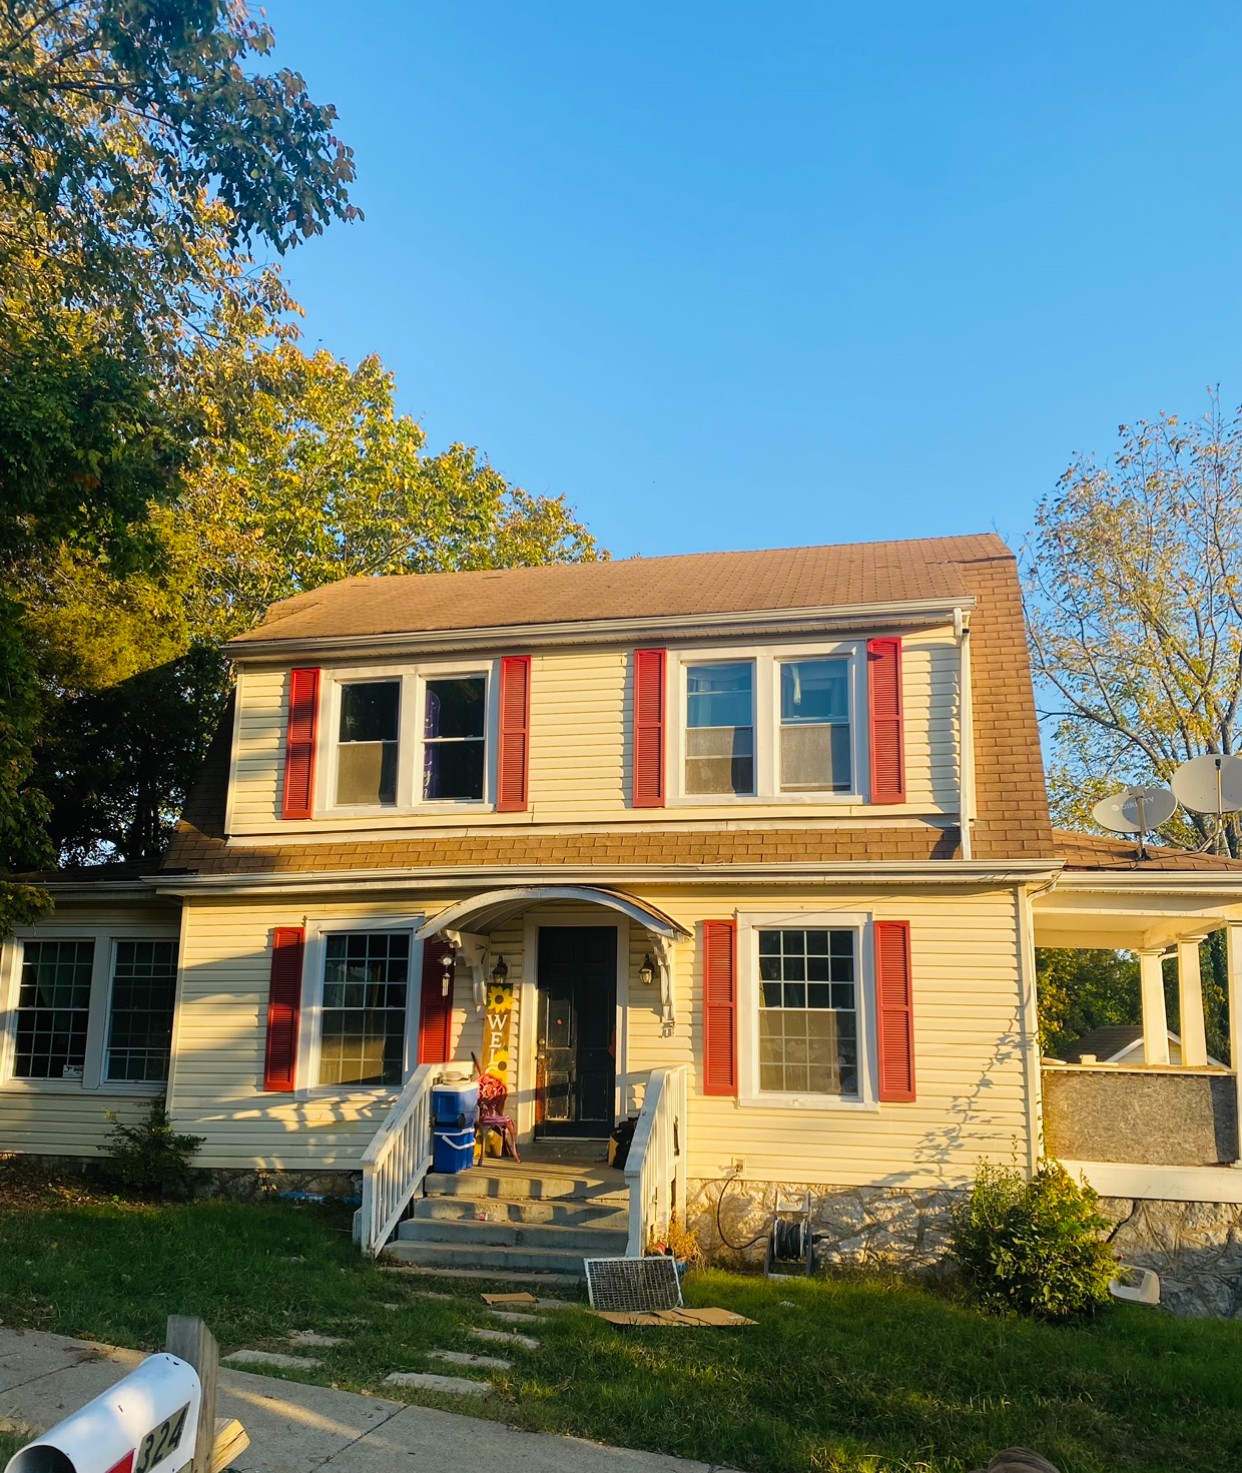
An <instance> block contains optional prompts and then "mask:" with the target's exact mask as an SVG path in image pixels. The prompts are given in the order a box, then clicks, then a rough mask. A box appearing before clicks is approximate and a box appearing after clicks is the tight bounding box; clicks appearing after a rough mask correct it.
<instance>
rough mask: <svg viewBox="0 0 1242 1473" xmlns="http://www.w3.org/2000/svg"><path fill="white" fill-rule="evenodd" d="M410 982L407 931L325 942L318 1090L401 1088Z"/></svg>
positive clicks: (344, 934) (331, 936)
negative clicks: (323, 1086) (333, 1087)
mask: <svg viewBox="0 0 1242 1473" xmlns="http://www.w3.org/2000/svg"><path fill="white" fill-rule="evenodd" d="M409 979H410V933H409V932H408V931H337V932H331V933H328V934H326V935H325V936H324V946H323V995H322V1002H321V1006H320V1037H319V1075H318V1083H319V1084H332V1085H398V1086H399V1085H400V1083H401V1080H402V1078H403V1075H404V1071H405V1050H406V1009H407V1004H408V998H409Z"/></svg>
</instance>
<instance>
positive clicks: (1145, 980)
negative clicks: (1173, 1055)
mask: <svg viewBox="0 0 1242 1473" xmlns="http://www.w3.org/2000/svg"><path fill="white" fill-rule="evenodd" d="M1163 962H1164V948H1163V947H1156V948H1154V949H1153V950H1148V951H1140V952H1139V989H1140V992H1141V994H1142V1003H1143V1063H1144V1064H1167V1063H1168V1062H1169V1014H1168V1009H1167V1008H1166V1007H1165V1005H1164V965H1163Z"/></svg>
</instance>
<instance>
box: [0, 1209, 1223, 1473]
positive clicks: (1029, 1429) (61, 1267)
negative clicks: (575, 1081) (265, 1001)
mask: <svg viewBox="0 0 1242 1473" xmlns="http://www.w3.org/2000/svg"><path fill="white" fill-rule="evenodd" d="M348 1227H349V1223H348V1214H347V1213H345V1212H344V1211H339V1210H335V1209H330V1208H318V1207H294V1206H292V1205H288V1204H284V1203H268V1204H263V1205H261V1206H237V1205H232V1204H227V1203H220V1202H208V1203H201V1204H196V1205H194V1206H188V1207H143V1206H135V1205H133V1204H128V1203H122V1202H117V1201H110V1200H108V1199H107V1198H102V1197H92V1196H90V1195H89V1194H87V1193H79V1194H77V1196H76V1198H74V1199H72V1200H70V1199H68V1198H66V1197H65V1196H63V1195H59V1196H58V1195H56V1194H53V1193H47V1194H43V1195H42V1196H33V1197H31V1196H28V1197H27V1198H26V1199H23V1200H20V1201H16V1202H14V1203H13V1204H12V1205H9V1206H0V1263H2V1264H3V1265H4V1272H3V1273H2V1274H0V1320H2V1321H3V1322H4V1323H5V1324H6V1325H23V1326H28V1327H31V1328H36V1329H44V1330H54V1331H57V1332H60V1333H62V1334H67V1335H77V1336H85V1337H88V1338H93V1339H98V1340H103V1341H109V1342H113V1343H116V1344H121V1345H132V1346H138V1347H141V1348H146V1349H155V1348H158V1347H160V1346H161V1345H162V1340H163V1330H164V1320H165V1317H166V1316H167V1315H168V1314H169V1313H172V1312H176V1313H183V1314H199V1315H202V1316H203V1318H204V1319H205V1320H206V1321H207V1322H208V1324H209V1325H210V1326H211V1328H212V1329H213V1330H214V1331H215V1333H216V1336H217V1338H218V1339H219V1340H220V1342H221V1346H222V1349H223V1350H224V1351H225V1352H227V1351H229V1350H232V1349H235V1348H237V1347H239V1346H242V1345H249V1346H260V1347H264V1348H268V1349H279V1348H281V1345H282V1337H283V1336H285V1335H286V1334H288V1332H289V1331H291V1330H296V1329H313V1330H317V1331H320V1332H321V1333H332V1332H335V1333H338V1334H342V1335H344V1336H345V1337H346V1344H344V1345H343V1346H342V1347H341V1348H340V1349H339V1350H328V1351H322V1350H320V1351H316V1352H314V1353H315V1354H316V1355H319V1356H322V1357H323V1359H324V1365H323V1368H322V1370H321V1371H320V1372H315V1373H306V1374H305V1375H303V1376H302V1377H300V1378H301V1379H317V1380H322V1381H323V1382H325V1383H328V1384H331V1385H335V1386H342V1387H347V1388H352V1389H357V1390H364V1389H365V1390H371V1391H380V1390H381V1389H382V1392H383V1394H384V1395H392V1396H396V1397H397V1398H398V1399H407V1400H411V1401H415V1400H418V1401H427V1402H429V1403H430V1404H436V1405H453V1403H451V1402H446V1401H444V1400H442V1399H438V1398H435V1397H422V1396H419V1395H417V1394H415V1393H410V1394H405V1393H400V1392H393V1391H392V1389H391V1388H381V1382H382V1380H383V1377H384V1376H385V1375H386V1374H387V1373H388V1372H390V1371H393V1370H424V1369H425V1370H436V1369H439V1370H445V1369H449V1370H451V1369H452V1368H449V1367H444V1366H437V1364H436V1363H435V1362H433V1361H430V1360H428V1359H427V1358H426V1354H425V1353H426V1351H427V1350H429V1349H431V1348H434V1347H438V1348H441V1349H448V1350H469V1349H473V1350H480V1349H484V1348H488V1349H490V1347H482V1346H480V1345H479V1344H478V1343H477V1342H474V1341H472V1340H471V1339H470V1338H469V1336H468V1333H467V1332H468V1329H469V1327H470V1326H471V1325H484V1324H488V1323H489V1319H488V1317H487V1315H486V1314H485V1313H484V1308H483V1305H482V1304H481V1303H480V1302H479V1298H478V1294H479V1290H480V1288H481V1287H485V1286H480V1285H478V1284H470V1285H466V1284H462V1283H459V1282H454V1281H447V1280H444V1281H429V1280H426V1279H413V1278H411V1277H409V1276H403V1275H398V1274H393V1273H385V1272H383V1271H381V1270H380V1269H378V1268H376V1267H375V1266H374V1265H371V1264H368V1263H365V1262H363V1260H362V1259H361V1258H360V1257H359V1256H358V1255H357V1253H356V1252H355V1251H354V1249H353V1248H352V1247H351V1245H350V1242H349V1233H348ZM498 1287H499V1286H498ZM428 1289H430V1290H434V1291H436V1292H440V1293H448V1294H451V1295H453V1298H451V1299H448V1300H441V1299H428V1298H425V1297H421V1296H420V1295H419V1293H418V1292H417V1291H418V1290H428ZM686 1296H687V1299H688V1300H689V1301H690V1302H692V1303H696V1304H719V1305H724V1306H726V1307H728V1308H730V1309H736V1310H738V1311H740V1312H741V1313H743V1314H745V1315H747V1316H749V1317H750V1318H752V1319H754V1320H757V1321H758V1322H759V1323H758V1325H757V1326H756V1327H754V1328H750V1329H734V1330H671V1329H670V1330H628V1331H620V1330H616V1329H613V1328H612V1327H611V1326H609V1325H607V1324H605V1323H603V1322H602V1321H599V1320H597V1319H594V1318H593V1317H592V1316H590V1315H589V1314H588V1313H586V1311H585V1309H582V1308H575V1309H571V1310H562V1311H557V1312H556V1313H554V1314H550V1315H548V1316H547V1318H546V1319H545V1322H544V1323H543V1324H541V1325H540V1326H539V1327H538V1329H537V1331H536V1333H537V1334H538V1336H539V1337H540V1339H541V1340H542V1342H543V1344H542V1346H541V1348H540V1349H539V1350H538V1351H533V1352H530V1353H522V1352H517V1353H516V1354H515V1355H514V1357H513V1358H514V1369H513V1371H511V1372H507V1373H504V1374H495V1375H493V1378H492V1381H493V1386H494V1388H495V1395H493V1396H492V1397H489V1398H487V1399H480V1400H479V1401H478V1402H473V1401H472V1402H471V1403H470V1404H469V1406H468V1407H465V1408H462V1407H461V1404H460V1403H458V1404H457V1408H458V1409H464V1410H467V1411H469V1412H470V1413H471V1414H473V1415H483V1416H493V1417H497V1418H500V1419H502V1420H505V1421H508V1422H511V1423H514V1424H516V1425H518V1426H522V1427H528V1428H532V1429H548V1430H555V1431H563V1432H573V1433H577V1434H580V1435H584V1436H588V1437H592V1438H596V1439H599V1440H600V1441H604V1442H613V1443H618V1444H621V1445H624V1446H631V1447H644V1448H652V1449H658V1450H661V1451H666V1452H673V1453H679V1454H681V1455H683V1456H686V1457H696V1458H701V1459H703V1460H704V1461H707V1462H719V1463H723V1464H726V1465H728V1466H731V1467H735V1468H740V1469H756V1470H764V1473H782V1470H787V1473H802V1470H810V1469H814V1470H821V1469H822V1470H834V1473H863V1470H867V1473H881V1470H908V1473H915V1470H918V1473H948V1470H966V1469H972V1468H976V1467H979V1466H981V1465H983V1464H984V1463H986V1462H987V1460H988V1458H989V1457H990V1456H991V1454H992V1453H994V1452H995V1451H997V1450H998V1449H999V1448H1001V1447H1004V1446H1007V1445H1009V1444H1013V1443H1020V1444H1025V1445H1027V1446H1029V1447H1033V1448H1036V1449H1037V1450H1039V1451H1040V1452H1042V1453H1043V1454H1044V1455H1045V1456H1047V1457H1049V1458H1051V1460H1052V1461H1053V1462H1054V1463H1056V1464H1057V1465H1058V1466H1059V1467H1060V1468H1061V1469H1062V1470H1063V1473H1103V1470H1134V1473H1139V1470H1142V1473H1161V1470H1168V1473H1192V1470H1196V1469H1202V1470H1204V1473H1207V1470H1209V1469H1210V1470H1212V1473H1218V1470H1220V1469H1222V1468H1230V1467H1236V1466H1239V1465H1240V1464H1242V1325H1236V1324H1222V1323H1215V1322H1210V1323H1209V1322H1193V1323H1188V1322H1178V1321H1174V1320H1171V1319H1169V1318H1167V1317H1165V1316H1162V1315H1160V1314H1159V1313H1158V1312H1153V1311H1143V1310H1141V1309H1137V1308H1132V1307H1126V1308H1120V1307H1119V1308H1117V1309H1115V1310H1113V1311H1110V1312H1109V1313H1108V1314H1106V1315H1104V1316H1102V1317H1101V1318H1099V1319H1098V1320H1096V1321H1095V1322H1093V1323H1090V1324H1087V1325H1082V1326H1076V1327H1072V1328H1053V1327H1049V1326H1042V1325H1035V1324H1029V1323H1025V1322H1019V1321H1015V1320H998V1319H991V1318H987V1317H985V1316H982V1315H980V1314H978V1313H976V1312H975V1311H974V1310H972V1309H970V1308H968V1307H965V1306H963V1305H961V1304H958V1303H955V1302H953V1300H952V1299H951V1298H949V1297H947V1296H946V1295H944V1294H940V1293H933V1292H930V1291H928V1290H925V1289H920V1288H914V1287H910V1286H909V1285H905V1284H902V1283H899V1282H896V1281H893V1282H886V1281H880V1280H867V1279H842V1280H835V1281H834V1280H830V1281H824V1282H809V1283H808V1282H801V1281H796V1282H785V1283H779V1284H768V1283H765V1282H764V1281H763V1280H761V1279H750V1278H742V1277H738V1276H735V1275H728V1274H722V1273H714V1272H709V1273H703V1274H700V1275H696V1276H693V1277H692V1278H691V1279H690V1281H689V1282H688V1284H687V1289H686ZM389 1304H397V1305H398V1306H399V1307H398V1308H397V1309H396V1310H395V1311H394V1310H392V1309H388V1308H386V1307H385V1306H386V1305H389ZM490 1323H492V1324H493V1325H494V1324H495V1322H494V1321H491V1322H490ZM285 1348H287V1347H285Z"/></svg>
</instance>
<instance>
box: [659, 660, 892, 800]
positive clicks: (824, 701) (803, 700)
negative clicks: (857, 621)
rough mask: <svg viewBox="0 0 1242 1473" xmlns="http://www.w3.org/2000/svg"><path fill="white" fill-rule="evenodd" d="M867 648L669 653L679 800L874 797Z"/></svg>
mask: <svg viewBox="0 0 1242 1473" xmlns="http://www.w3.org/2000/svg"><path fill="white" fill-rule="evenodd" d="M864 648H865V647H864V646H863V645H862V644H861V643H859V642H858V641H844V642H836V643H833V644H822V643H821V644H815V645H789V646H782V647H777V648H773V649H766V650H755V649H748V650H739V649H719V650H710V651H707V650H679V651H670V658H669V664H668V679H669V682H670V685H671V687H672V689H671V690H670V693H669V694H670V701H669V707H670V710H672V711H674V712H676V713H677V720H676V721H675V723H674V733H673V742H672V746H671V751H670V763H669V767H670V777H671V781H670V784H669V800H668V801H669V802H670V804H674V805H675V804H678V803H684V804H720V803H723V804H732V803H746V802H751V803H753V802H768V803H771V802H779V803H794V804H796V803H842V802H853V803H861V802H863V801H865V797H864V793H863V774H864V772H865V770H866V761H867V747H866V743H867V730H866V721H865V720H862V719H860V715H859V713H860V712H861V711H862V710H864V709H865V687H864V684H863V682H864V680H865V678H866V677H865V661H864V659H863V651H864Z"/></svg>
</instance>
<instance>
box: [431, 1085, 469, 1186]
mask: <svg viewBox="0 0 1242 1473" xmlns="http://www.w3.org/2000/svg"><path fill="white" fill-rule="evenodd" d="M478 1118H479V1086H478V1082H477V1080H474V1079H454V1078H444V1079H441V1080H440V1081H439V1082H438V1083H436V1084H434V1085H433V1086H432V1088H431V1130H432V1158H433V1166H434V1169H435V1170H436V1171H443V1172H455V1171H465V1169H466V1168H467V1167H468V1166H473V1165H474V1126H475V1121H476V1120H477V1119H478Z"/></svg>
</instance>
